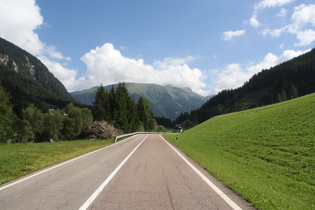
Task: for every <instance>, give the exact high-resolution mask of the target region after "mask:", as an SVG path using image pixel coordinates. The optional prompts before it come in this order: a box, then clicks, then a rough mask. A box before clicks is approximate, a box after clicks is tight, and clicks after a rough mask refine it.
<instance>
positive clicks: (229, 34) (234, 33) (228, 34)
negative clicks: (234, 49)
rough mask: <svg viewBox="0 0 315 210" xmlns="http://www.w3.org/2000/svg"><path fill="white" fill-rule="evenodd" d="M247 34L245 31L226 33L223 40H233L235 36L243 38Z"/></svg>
mask: <svg viewBox="0 0 315 210" xmlns="http://www.w3.org/2000/svg"><path fill="white" fill-rule="evenodd" d="M244 34H245V30H237V31H226V32H223V34H222V37H221V38H222V39H223V40H225V41H228V40H231V39H233V38H234V37H235V36H242V35H244Z"/></svg>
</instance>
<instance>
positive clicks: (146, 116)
mask: <svg viewBox="0 0 315 210" xmlns="http://www.w3.org/2000/svg"><path fill="white" fill-rule="evenodd" d="M93 116H94V119H95V120H104V121H106V122H109V123H110V124H112V125H114V127H116V128H119V129H121V130H123V131H124V132H125V133H130V132H135V131H154V130H163V128H162V127H161V126H158V127H157V123H156V120H155V119H154V116H153V114H152V112H151V104H150V102H149V100H148V99H147V98H145V97H140V98H139V100H138V103H136V102H135V100H134V99H133V98H131V97H130V95H129V93H128V90H127V88H126V86H125V84H124V83H119V85H118V87H117V88H114V86H112V88H111V90H110V91H107V90H106V89H105V88H104V87H103V86H102V85H101V86H100V87H99V88H98V90H97V92H96V97H95V101H94V108H93Z"/></svg>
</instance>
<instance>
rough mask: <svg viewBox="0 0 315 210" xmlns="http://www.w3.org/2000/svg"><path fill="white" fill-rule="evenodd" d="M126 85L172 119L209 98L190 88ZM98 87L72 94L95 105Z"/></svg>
mask: <svg viewBox="0 0 315 210" xmlns="http://www.w3.org/2000/svg"><path fill="white" fill-rule="evenodd" d="M117 86H118V84H115V85H114V87H115V88H117ZM125 86H126V88H127V89H128V92H129V94H130V96H131V97H132V98H134V99H135V100H136V101H137V100H138V99H139V98H140V97H141V96H143V97H145V98H147V99H148V100H149V101H150V103H151V107H152V112H153V114H154V116H157V117H166V118H170V119H172V120H174V119H175V118H176V117H178V116H179V114H180V113H182V112H188V111H190V110H193V109H196V108H198V107H200V106H201V105H202V104H204V103H205V102H206V100H207V99H208V98H207V97H202V96H200V95H198V94H196V93H194V92H192V91H191V90H190V89H189V88H177V87H172V86H161V85H155V84H137V83H125ZM111 88H112V85H108V86H106V87H105V89H107V90H110V89H111ZM97 89H98V87H93V88H90V89H88V90H83V91H77V92H73V93H71V94H72V96H73V97H75V98H76V99H77V100H78V101H80V102H81V103H83V104H87V105H93V101H94V100H95V94H96V91H97Z"/></svg>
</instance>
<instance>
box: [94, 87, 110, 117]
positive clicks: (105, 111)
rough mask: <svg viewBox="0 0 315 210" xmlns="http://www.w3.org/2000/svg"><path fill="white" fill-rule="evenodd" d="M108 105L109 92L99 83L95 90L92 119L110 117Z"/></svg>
mask: <svg viewBox="0 0 315 210" xmlns="http://www.w3.org/2000/svg"><path fill="white" fill-rule="evenodd" d="M109 107H110V106H109V94H108V93H107V91H106V90H105V88H104V87H103V85H102V84H101V85H100V87H99V88H98V90H97V92H96V97H95V101H94V110H93V117H94V119H95V120H105V121H109V120H110V119H111V115H110V110H109Z"/></svg>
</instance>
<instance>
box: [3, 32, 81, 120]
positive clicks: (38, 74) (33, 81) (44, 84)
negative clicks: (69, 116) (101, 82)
mask: <svg viewBox="0 0 315 210" xmlns="http://www.w3.org/2000/svg"><path fill="white" fill-rule="evenodd" d="M0 82H1V84H2V85H3V86H4V88H5V89H6V91H8V92H9V93H10V95H11V101H12V103H13V104H15V107H14V109H15V111H16V112H17V113H18V114H19V113H20V112H21V110H22V109H24V108H25V107H26V106H28V105H29V104H31V103H33V104H35V105H36V106H37V107H39V108H42V109H46V108H48V107H59V106H63V107H64V106H65V105H66V104H67V103H69V102H74V103H75V102H76V100H75V99H74V98H73V97H72V96H71V95H70V94H69V93H68V92H67V90H66V88H65V87H64V86H63V84H62V83H61V82H60V81H59V80H58V79H57V78H55V77H54V75H53V74H52V73H51V72H50V71H49V70H48V69H47V67H46V66H45V65H44V64H43V63H42V62H41V61H40V60H38V59H37V58H36V57H34V56H33V55H31V54H30V53H28V52H26V51H25V50H23V49H21V48H19V47H17V46H16V45H14V44H12V43H10V42H8V41H6V40H4V39H2V38H0Z"/></svg>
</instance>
